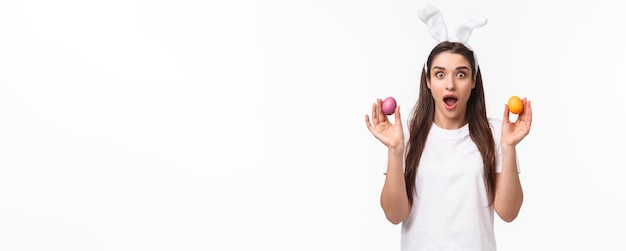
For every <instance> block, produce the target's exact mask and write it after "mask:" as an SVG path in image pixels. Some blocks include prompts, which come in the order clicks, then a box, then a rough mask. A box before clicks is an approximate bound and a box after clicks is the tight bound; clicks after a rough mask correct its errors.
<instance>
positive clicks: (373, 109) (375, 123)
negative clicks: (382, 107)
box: [372, 103, 378, 125]
mask: <svg viewBox="0 0 626 251" xmlns="http://www.w3.org/2000/svg"><path fill="white" fill-rule="evenodd" d="M372 121H373V122H374V125H378V115H377V114H376V103H372Z"/></svg>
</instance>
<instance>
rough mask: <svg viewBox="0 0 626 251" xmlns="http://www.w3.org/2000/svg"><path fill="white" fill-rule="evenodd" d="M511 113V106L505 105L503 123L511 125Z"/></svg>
mask: <svg viewBox="0 0 626 251" xmlns="http://www.w3.org/2000/svg"><path fill="white" fill-rule="evenodd" d="M510 112H511V111H510V110H509V105H507V104H504V114H503V115H502V123H505V124H506V123H510V122H511V121H509V113H510Z"/></svg>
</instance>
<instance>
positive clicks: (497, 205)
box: [493, 98, 532, 222]
mask: <svg viewBox="0 0 626 251" xmlns="http://www.w3.org/2000/svg"><path fill="white" fill-rule="evenodd" d="M522 101H523V103H524V110H523V111H522V112H521V113H520V114H519V116H518V117H517V120H516V121H515V122H514V123H512V122H510V120H509V108H508V106H506V105H505V108H504V118H503V121H502V139H501V140H502V144H501V150H502V172H500V173H498V174H496V191H495V198H494V202H493V206H494V209H495V211H496V213H497V214H498V216H500V218H502V220H504V221H506V222H511V221H513V220H515V218H517V214H518V213H519V210H520V208H521V207H522V202H523V200H524V193H523V192H522V185H521V183H520V179H519V174H518V171H517V170H518V169H517V151H516V149H515V146H516V145H517V144H518V143H519V142H520V141H521V140H522V139H523V138H524V137H526V135H528V133H529V132H530V125H531V123H532V108H531V107H530V101H527V100H526V98H524V99H523V100H522Z"/></svg>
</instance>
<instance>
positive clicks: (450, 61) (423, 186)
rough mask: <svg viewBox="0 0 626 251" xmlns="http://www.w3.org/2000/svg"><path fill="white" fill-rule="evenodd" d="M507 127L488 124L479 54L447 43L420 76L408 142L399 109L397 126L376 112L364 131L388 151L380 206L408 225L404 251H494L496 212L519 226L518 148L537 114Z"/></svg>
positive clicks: (375, 108) (526, 113)
mask: <svg viewBox="0 0 626 251" xmlns="http://www.w3.org/2000/svg"><path fill="white" fill-rule="evenodd" d="M523 103H524V109H523V111H522V112H521V113H520V114H518V117H517V120H516V121H514V122H510V121H509V109H508V106H506V105H505V106H504V115H503V119H502V120H499V119H494V118H488V117H487V112H486V105H485V97H484V90H483V83H482V77H481V73H480V68H479V67H478V66H477V64H476V60H475V55H474V52H473V51H472V50H470V49H468V47H466V46H465V45H464V44H463V43H460V42H450V41H444V42H441V43H439V44H438V45H437V46H436V47H435V48H433V50H432V51H431V53H430V55H429V57H428V60H427V62H426V67H425V69H423V70H422V76H421V81H420V90H419V98H418V100H417V103H416V105H415V107H414V112H413V116H412V118H411V119H410V120H409V121H408V135H406V137H405V134H406V133H407V132H406V131H405V129H403V128H404V126H403V125H402V120H401V116H400V106H397V107H396V109H395V112H394V114H395V115H394V116H395V117H394V123H392V122H391V121H390V120H389V119H388V118H387V116H385V115H384V114H383V113H382V111H381V104H382V100H380V99H378V100H377V101H376V103H374V104H373V105H372V114H371V121H370V116H369V115H365V123H366V126H367V128H368V129H369V130H370V132H371V133H372V134H373V135H374V136H375V137H376V138H377V139H378V140H380V141H381V142H382V143H383V144H385V146H387V148H388V163H387V172H386V177H385V183H384V185H383V189H382V192H381V198H380V202H381V206H382V208H383V211H384V212H385V215H386V217H387V219H388V220H389V221H390V222H392V223H393V224H399V223H402V238H401V240H402V243H401V246H402V250H480V251H485V250H496V243H495V236H494V231H493V229H494V216H493V215H494V211H495V212H496V213H497V214H498V216H499V217H500V218H501V219H502V220H504V221H506V222H511V221H513V220H514V219H515V218H516V217H517V215H518V212H519V210H520V207H521V205H522V201H523V192H522V187H521V184H520V180H519V169H518V165H517V164H518V163H517V155H516V150H515V147H516V145H517V144H518V143H519V142H520V141H521V140H522V139H523V138H524V137H525V136H526V135H528V133H529V131H530V126H531V121H532V110H531V104H530V101H528V100H526V98H524V99H523Z"/></svg>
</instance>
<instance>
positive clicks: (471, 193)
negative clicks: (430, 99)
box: [401, 119, 519, 251]
mask: <svg viewBox="0 0 626 251" xmlns="http://www.w3.org/2000/svg"><path fill="white" fill-rule="evenodd" d="M489 122H490V123H491V126H492V132H493V137H494V140H495V143H496V149H497V151H496V172H501V171H502V151H501V149H500V132H501V127H502V121H501V120H499V119H489ZM403 126H404V127H405V128H408V125H407V124H406V123H405V125H403ZM408 137H409V134H408V129H406V130H405V138H407V139H408ZM417 170H418V171H417V178H416V184H415V192H414V193H413V205H412V207H411V212H410V213H409V215H408V217H407V218H406V219H405V220H404V221H403V222H402V230H401V231H402V236H401V247H402V250H403V251H417V250H420V251H422V250H437V251H443V250H463V251H472V250H476V251H490V250H492V251H493V250H496V242H495V235H494V209H493V207H492V206H488V203H489V200H488V196H487V190H486V188H485V182H484V174H483V161H482V156H481V155H480V152H479V151H478V148H477V147H476V144H475V143H474V142H473V141H472V139H471V138H470V136H469V124H466V125H465V126H463V127H461V128H459V129H454V130H445V129H442V128H440V127H438V126H437V125H436V124H434V123H433V126H432V127H431V130H430V133H429V135H428V139H427V141H426V146H425V148H424V152H423V154H422V157H421V159H420V164H419V167H418V169H417ZM518 172H519V165H518Z"/></svg>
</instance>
